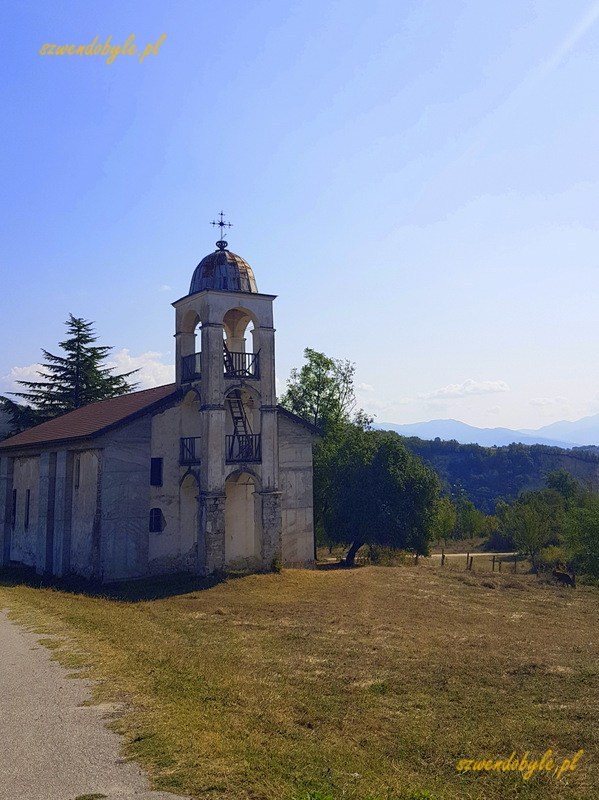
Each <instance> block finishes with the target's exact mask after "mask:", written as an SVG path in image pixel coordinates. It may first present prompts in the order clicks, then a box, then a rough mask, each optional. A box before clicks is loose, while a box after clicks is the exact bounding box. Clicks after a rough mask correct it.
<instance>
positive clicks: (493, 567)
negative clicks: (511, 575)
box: [491, 556, 495, 572]
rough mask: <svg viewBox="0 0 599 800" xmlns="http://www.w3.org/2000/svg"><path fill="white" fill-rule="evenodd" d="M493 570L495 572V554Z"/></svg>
mask: <svg viewBox="0 0 599 800" xmlns="http://www.w3.org/2000/svg"><path fill="white" fill-rule="evenodd" d="M491 571H492V572H495V556H493V567H492V570H491Z"/></svg>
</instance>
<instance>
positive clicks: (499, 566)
mask: <svg viewBox="0 0 599 800" xmlns="http://www.w3.org/2000/svg"><path fill="white" fill-rule="evenodd" d="M499 572H501V561H500V562H499Z"/></svg>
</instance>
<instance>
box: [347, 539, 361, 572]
mask: <svg viewBox="0 0 599 800" xmlns="http://www.w3.org/2000/svg"><path fill="white" fill-rule="evenodd" d="M363 544H364V542H354V543H353V544H352V546H351V547H350V548H349V551H348V553H347V555H346V556H345V566H346V567H353V565H354V561H355V558H356V553H357V552H358V550H359V549H360V548H361V547H362V545H363Z"/></svg>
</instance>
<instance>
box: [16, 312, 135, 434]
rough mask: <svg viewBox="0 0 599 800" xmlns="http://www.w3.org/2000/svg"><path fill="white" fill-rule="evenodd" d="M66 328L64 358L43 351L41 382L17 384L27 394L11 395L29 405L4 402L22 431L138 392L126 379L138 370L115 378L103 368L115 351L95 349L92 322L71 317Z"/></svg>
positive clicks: (108, 370)
mask: <svg viewBox="0 0 599 800" xmlns="http://www.w3.org/2000/svg"><path fill="white" fill-rule="evenodd" d="M65 325H66V326H67V331H68V336H67V338H66V339H64V341H62V342H59V346H60V347H61V348H62V350H63V351H64V354H65V355H59V356H57V355H53V354H52V353H50V352H48V351H47V350H44V349H43V348H42V353H43V354H44V360H45V361H46V363H45V364H44V365H43V367H44V368H43V369H42V370H39V371H38V375H39V376H40V378H42V380H40V381H17V383H19V384H20V385H21V386H24V387H25V388H26V391H22V392H11V393H10V394H13V395H15V396H16V397H21V398H22V399H23V400H25V401H26V402H27V403H28V404H29V405H26V406H23V405H20V404H16V403H14V402H13V401H12V400H9V399H8V398H2V400H3V405H4V409H5V410H6V411H7V412H8V413H9V414H10V415H11V416H12V421H13V425H14V427H15V428H17V429H19V430H23V429H24V428H26V427H30V426H31V425H33V424H37V423H39V422H44V421H46V420H49V419H53V418H54V417H57V416H59V415H60V414H65V413H66V412H68V411H73V410H74V409H76V408H81V406H85V405H87V404H88V403H93V402H95V401H96V400H106V399H108V398H110V397H117V396H118V395H122V394H128V393H129V392H131V391H133V390H134V389H135V386H136V384H131V383H129V381H128V380H127V378H129V377H130V376H131V375H133V374H134V373H135V372H137V370H132V371H131V372H125V373H123V374H122V375H114V374H113V368H112V367H106V366H104V365H103V363H102V362H103V361H104V360H105V359H106V358H107V356H108V354H109V353H110V351H111V350H112V347H106V346H97V345H94V342H95V341H97V338H98V337H97V336H96V335H95V333H94V330H93V325H94V323H93V322H88V321H87V320H84V319H82V318H80V317H74V316H73V315H72V314H69V319H68V320H67V321H66V323H65Z"/></svg>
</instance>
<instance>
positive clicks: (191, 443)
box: [179, 436, 200, 465]
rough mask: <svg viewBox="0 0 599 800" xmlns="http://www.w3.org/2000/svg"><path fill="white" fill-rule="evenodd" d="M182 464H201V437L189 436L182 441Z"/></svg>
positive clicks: (180, 461) (180, 459)
mask: <svg viewBox="0 0 599 800" xmlns="http://www.w3.org/2000/svg"><path fill="white" fill-rule="evenodd" d="M179 463H180V464H185V465H188V464H199V463H200V437H199V436H187V437H185V438H184V439H181V449H180V452H179Z"/></svg>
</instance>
